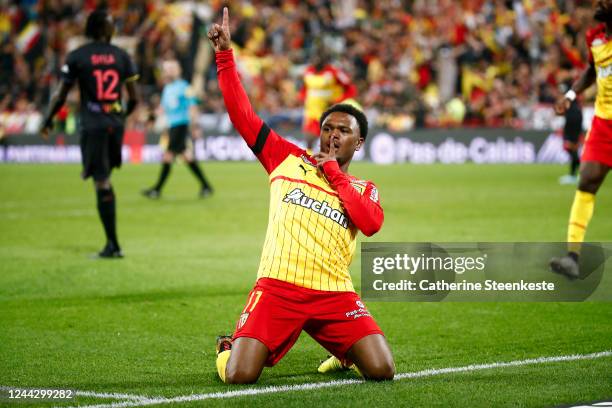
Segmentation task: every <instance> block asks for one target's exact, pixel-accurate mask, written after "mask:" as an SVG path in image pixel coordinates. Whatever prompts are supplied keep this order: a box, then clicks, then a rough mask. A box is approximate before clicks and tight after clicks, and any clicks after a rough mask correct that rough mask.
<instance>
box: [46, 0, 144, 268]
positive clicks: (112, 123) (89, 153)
mask: <svg viewBox="0 0 612 408" xmlns="http://www.w3.org/2000/svg"><path fill="white" fill-rule="evenodd" d="M113 33H114V23H113V19H112V17H111V16H110V15H109V14H108V13H107V12H106V11H105V10H102V9H97V10H95V11H93V12H92V13H91V14H90V15H89V17H88V18H87V23H86V27H85V35H86V37H88V39H89V40H90V42H88V43H86V44H85V45H83V46H81V47H79V48H77V49H76V50H74V51H72V52H71V53H69V54H68V56H67V57H66V63H65V64H64V66H63V67H62V69H61V84H60V86H59V89H58V90H57V92H56V93H55V94H54V95H53V97H52V98H51V102H50V106H49V111H48V112H47V114H46V116H45V118H44V120H43V125H42V128H41V134H42V136H43V137H44V138H45V139H46V138H47V137H48V134H49V130H50V129H51V126H52V122H53V116H54V115H55V114H56V113H57V111H58V110H59V109H60V108H61V107H62V105H63V104H64V103H65V102H66V97H67V96H68V92H69V91H70V89H71V88H72V86H73V85H74V84H75V83H78V84H79V91H80V94H81V104H80V105H81V106H80V110H79V119H80V120H79V130H80V144H81V156H82V163H83V171H82V174H81V175H82V177H83V179H87V178H89V177H91V178H93V181H94V186H95V189H96V197H97V204H98V213H99V214H100V219H101V221H102V225H103V226H104V232H105V233H106V245H105V246H104V248H103V249H102V250H101V251H100V252H99V253H98V256H99V257H101V258H122V257H123V254H122V252H121V246H120V245H119V240H118V239H117V227H116V204H115V202H116V197H115V193H114V192H113V187H112V185H111V182H110V176H111V171H112V169H113V168H115V167H117V168H118V167H120V166H121V146H122V143H123V131H124V123H125V118H126V117H127V116H128V115H129V114H130V113H132V111H133V110H134V108H135V107H136V104H137V97H136V88H135V85H134V82H135V81H136V80H137V79H138V74H137V72H136V68H135V66H134V64H133V62H132V60H131V59H130V57H129V56H128V54H127V53H126V52H125V51H124V50H122V49H121V48H118V47H116V46H114V45H112V44H111V43H110V41H111V38H112V36H113ZM122 85H125V87H126V89H127V93H128V100H127V105H126V107H124V106H123V99H122V96H121V91H122Z"/></svg>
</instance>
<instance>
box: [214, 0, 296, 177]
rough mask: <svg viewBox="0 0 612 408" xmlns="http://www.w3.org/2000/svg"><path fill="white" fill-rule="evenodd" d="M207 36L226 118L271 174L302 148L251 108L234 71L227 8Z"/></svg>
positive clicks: (234, 65)
mask: <svg viewBox="0 0 612 408" xmlns="http://www.w3.org/2000/svg"><path fill="white" fill-rule="evenodd" d="M208 38H209V40H210V42H211V43H212V45H213V48H214V49H215V55H216V61H217V76H218V78H219V87H220V88H221V93H222V94H223V100H224V101H225V106H226V108H227V112H228V114H229V117H230V119H231V121H232V123H233V124H234V127H235V128H236V130H237V131H238V133H240V135H241V136H242V138H243V139H244V140H245V142H246V143H247V145H248V146H249V148H250V149H251V150H252V151H253V153H255V155H256V156H257V158H258V159H259V160H260V161H261V163H262V164H263V165H264V167H265V168H266V170H267V171H268V173H271V172H272V171H273V170H274V169H275V168H276V167H277V166H278V165H279V164H280V163H281V162H282V161H283V160H284V159H285V158H286V157H287V156H288V155H289V154H291V153H294V152H301V149H299V148H298V147H297V146H295V145H294V144H292V143H290V142H288V141H287V140H285V139H283V138H282V137H280V136H279V135H278V134H277V133H276V132H274V131H273V130H271V129H270V128H269V127H268V126H267V125H266V124H265V123H264V122H263V120H261V118H260V117H259V116H257V114H256V113H255V111H254V110H253V107H252V106H251V102H250V101H249V98H248V96H247V94H246V91H245V90H244V87H243V86H242V83H240V78H239V77H238V72H237V71H236V63H235V61H234V54H233V51H232V50H231V40H230V31H229V16H228V11H227V7H224V8H223V24H222V25H221V26H220V25H218V24H213V26H212V28H211V29H210V31H209V32H208Z"/></svg>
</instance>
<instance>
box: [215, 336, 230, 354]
mask: <svg viewBox="0 0 612 408" xmlns="http://www.w3.org/2000/svg"><path fill="white" fill-rule="evenodd" d="M231 349H232V336H228V335H221V336H217V347H216V351H217V354H219V353H221V352H224V351H228V350H231Z"/></svg>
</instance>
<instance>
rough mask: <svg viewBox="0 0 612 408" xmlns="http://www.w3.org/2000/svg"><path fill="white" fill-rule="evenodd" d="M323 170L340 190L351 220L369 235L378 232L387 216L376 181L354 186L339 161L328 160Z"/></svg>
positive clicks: (338, 190) (337, 189) (340, 195)
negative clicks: (381, 203)
mask: <svg viewBox="0 0 612 408" xmlns="http://www.w3.org/2000/svg"><path fill="white" fill-rule="evenodd" d="M323 172H324V173H325V177H326V178H327V180H328V181H329V183H330V184H331V185H332V187H333V188H334V189H335V190H336V191H337V192H338V196H339V197H340V201H341V202H342V206H343V207H344V209H345V210H346V212H347V214H348V217H349V218H350V220H351V222H352V223H353V224H354V225H355V226H356V227H357V228H358V229H359V230H360V231H361V232H363V234H364V235H366V236H368V237H370V236H372V235H374V234H376V233H377V232H378V231H379V230H380V228H381V227H382V224H383V221H384V218H385V216H384V213H383V209H382V206H381V205H380V197H379V194H378V189H377V188H376V186H375V185H374V183H372V182H367V183H365V186H364V185H363V184H361V183H359V184H357V183H355V184H356V186H354V185H353V184H352V182H353V183H354V181H353V180H351V178H350V177H349V176H348V175H346V174H345V173H343V172H342V170H340V167H339V166H338V162H337V161H328V162H326V163H325V164H324V165H323ZM358 187H359V188H358Z"/></svg>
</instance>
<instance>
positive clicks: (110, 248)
mask: <svg viewBox="0 0 612 408" xmlns="http://www.w3.org/2000/svg"><path fill="white" fill-rule="evenodd" d="M98 258H106V259H118V258H123V252H121V248H119V247H118V246H117V245H115V244H113V243H110V242H109V243H107V244H106V246H105V247H104V248H102V250H101V251H100V252H98Z"/></svg>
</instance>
